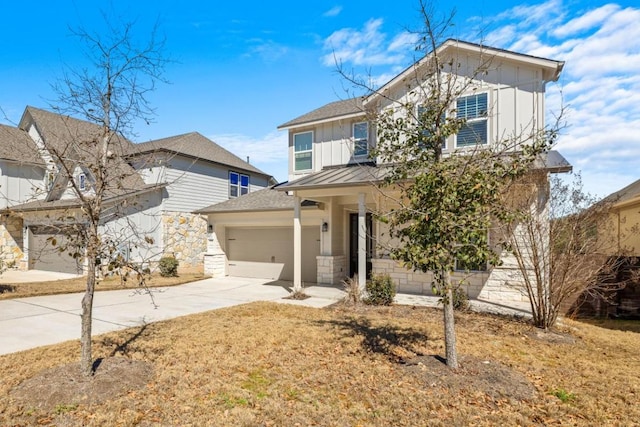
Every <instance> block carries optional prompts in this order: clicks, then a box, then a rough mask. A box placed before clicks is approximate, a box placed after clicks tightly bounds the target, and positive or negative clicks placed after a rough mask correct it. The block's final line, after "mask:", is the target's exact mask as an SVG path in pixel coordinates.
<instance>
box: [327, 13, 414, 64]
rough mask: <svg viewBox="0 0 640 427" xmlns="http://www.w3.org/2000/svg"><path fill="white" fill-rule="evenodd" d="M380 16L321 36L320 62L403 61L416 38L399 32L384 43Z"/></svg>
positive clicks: (365, 62)
mask: <svg viewBox="0 0 640 427" xmlns="http://www.w3.org/2000/svg"><path fill="white" fill-rule="evenodd" d="M383 23H384V21H383V20H382V19H380V18H379V19H370V20H369V21H367V22H366V23H365V24H364V27H363V28H362V29H360V30H358V29H354V28H342V29H340V30H337V31H334V32H333V33H332V34H331V35H330V36H329V37H327V38H326V39H325V40H324V44H323V50H324V51H325V52H327V53H326V54H325V55H324V56H323V57H322V63H323V64H324V65H326V66H329V67H333V66H335V65H336V64H351V65H353V66H378V65H395V64H398V63H403V62H406V60H407V54H408V53H410V52H411V51H412V49H411V47H413V45H415V42H416V41H417V38H416V36H415V35H414V34H410V33H407V32H402V33H400V34H398V35H396V36H395V37H393V38H392V40H391V41H390V42H388V43H387V34H386V33H384V32H383V31H382V25H383Z"/></svg>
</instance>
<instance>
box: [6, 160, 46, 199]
mask: <svg viewBox="0 0 640 427" xmlns="http://www.w3.org/2000/svg"><path fill="white" fill-rule="evenodd" d="M44 177H45V171H44V168H41V167H38V166H35V165H19V164H16V163H13V162H6V161H1V162H0V209H5V208H7V207H11V206H15V205H18V204H21V203H25V202H29V201H32V200H36V198H43V197H44Z"/></svg>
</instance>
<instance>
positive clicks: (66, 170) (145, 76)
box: [45, 16, 167, 375]
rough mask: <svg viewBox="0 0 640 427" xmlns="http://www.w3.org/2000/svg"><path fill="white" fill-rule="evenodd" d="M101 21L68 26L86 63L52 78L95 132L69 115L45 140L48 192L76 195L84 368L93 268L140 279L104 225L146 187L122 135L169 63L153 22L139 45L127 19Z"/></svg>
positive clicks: (88, 356)
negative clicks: (82, 265)
mask: <svg viewBox="0 0 640 427" xmlns="http://www.w3.org/2000/svg"><path fill="white" fill-rule="evenodd" d="M105 21H106V23H107V26H108V30H107V31H106V32H105V33H101V34H96V33H94V32H91V31H89V30H87V29H84V28H80V29H75V30H72V31H73V35H74V36H76V37H77V38H78V39H79V40H80V42H81V43H82V44H83V45H84V47H85V54H86V57H87V58H88V59H89V60H90V67H88V68H83V69H81V70H66V71H65V74H64V77H63V78H62V79H60V81H59V82H57V83H56V84H55V85H54V89H55V91H56V93H57V94H58V98H57V99H56V100H55V102H54V103H53V104H52V106H51V107H52V108H53V109H54V110H55V111H57V112H59V113H61V114H67V115H71V116H75V117H78V118H82V119H84V120H86V121H88V122H90V123H92V124H93V125H94V127H93V128H92V129H97V131H95V130H89V129H87V128H84V127H83V125H80V124H77V123H76V122H74V120H73V119H71V118H67V119H65V121H64V127H65V129H61V130H60V129H59V130H58V133H59V135H60V134H64V135H65V136H66V137H67V138H68V139H67V140H66V141H64V143H61V144H51V143H50V144H47V146H46V147H45V148H46V150H47V151H48V152H49V153H50V154H51V156H52V160H53V163H54V164H55V165H56V168H57V176H56V178H55V181H54V183H53V184H52V190H51V191H50V193H49V194H52V192H54V193H55V190H56V186H59V187H60V191H61V192H62V191H68V190H69V189H70V190H71V191H72V192H73V194H74V195H75V196H76V198H77V212H79V218H77V221H76V222H75V223H74V224H73V225H72V226H70V227H68V228H67V229H66V230H65V231H64V234H65V235H66V237H67V238H68V239H69V240H70V241H72V242H73V244H74V246H75V247H76V248H78V250H77V252H76V254H75V255H74V256H76V257H78V258H81V259H84V260H86V266H87V276H86V277H87V282H86V290H85V294H84V297H83V299H82V315H81V317H82V327H81V339H80V342H81V353H82V354H81V369H82V372H83V373H84V374H85V375H91V374H92V372H93V366H92V365H93V359H92V353H91V323H92V318H93V316H92V310H93V297H94V291H95V285H96V277H97V271H96V269H97V268H98V267H99V266H100V265H101V264H103V265H104V263H105V261H106V263H107V264H111V266H110V267H109V268H114V267H117V268H120V267H123V266H127V267H129V268H131V269H133V271H135V272H136V277H137V278H138V280H144V279H143V275H142V274H141V271H140V269H141V267H140V264H136V263H130V262H128V259H127V257H126V256H125V255H123V254H122V250H121V249H120V247H119V244H120V243H121V242H122V241H123V240H125V239H127V237H126V236H122V235H117V234H115V232H114V230H111V231H109V226H108V224H113V223H115V222H118V221H120V222H125V223H126V222H127V221H128V219H127V218H128V216H127V211H128V210H129V211H130V210H131V209H135V204H136V203H137V202H138V201H139V200H138V193H137V192H136V190H139V189H140V188H141V187H143V186H142V185H141V179H140V177H139V176H138V175H137V173H136V172H135V171H134V170H133V168H131V167H130V166H129V165H128V164H127V163H126V161H125V160H124V158H123V155H125V154H126V153H127V152H128V151H129V149H130V147H129V144H130V143H129V141H128V140H127V139H126V137H125V136H126V135H130V134H131V132H132V130H133V126H134V123H135V122H136V121H140V120H143V121H146V122H149V121H150V119H151V117H152V115H153V113H154V110H153V108H152V107H151V105H150V104H149V101H148V98H147V95H148V94H149V93H150V92H151V91H153V90H154V88H155V85H156V83H157V82H160V81H163V78H162V75H163V71H164V67H165V65H166V64H167V59H166V58H165V57H164V54H163V49H164V41H163V40H161V39H158V38H157V37H156V36H157V27H154V28H153V30H152V31H151V32H149V33H147V34H149V39H148V41H146V42H145V43H144V44H142V45H139V44H137V43H136V41H135V36H134V26H133V24H132V23H124V24H122V25H114V24H112V23H111V22H110V21H109V19H108V18H107V17H106V16H105ZM59 135H58V136H59ZM49 142H51V141H49ZM78 170H82V171H83V172H84V173H85V177H84V178H83V179H84V181H83V180H78V179H77V176H78ZM87 190H89V191H87ZM123 225H124V224H123ZM129 225H130V226H129V227H124V226H120V227H117V229H118V230H121V231H120V232H121V233H122V232H123V231H122V230H124V229H129V230H133V231H131V232H130V233H134V234H135V233H136V231H135V230H136V226H135V224H129ZM148 240H149V238H148V237H145V236H144V235H139V236H137V239H136V240H135V243H133V244H134V245H136V246H144V244H145V241H146V243H152V242H150V241H148ZM125 241H126V240H125ZM52 243H55V242H52ZM66 249H67V248H61V250H66Z"/></svg>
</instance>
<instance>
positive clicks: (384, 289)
mask: <svg viewBox="0 0 640 427" xmlns="http://www.w3.org/2000/svg"><path fill="white" fill-rule="evenodd" d="M395 296H396V285H395V284H394V283H393V280H391V276H389V275H388V274H373V275H372V276H371V279H370V280H368V281H367V297H366V298H365V300H364V302H365V303H367V304H370V305H391V304H392V303H393V297H395Z"/></svg>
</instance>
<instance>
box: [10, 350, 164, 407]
mask: <svg viewBox="0 0 640 427" xmlns="http://www.w3.org/2000/svg"><path fill="white" fill-rule="evenodd" d="M96 365H97V367H96V369H95V374H94V375H93V376H92V377H85V376H83V375H82V374H81V373H80V363H79V362H78V363H70V364H67V365H62V366H58V367H55V368H51V369H48V370H45V371H42V372H40V373H39V374H37V375H36V376H34V377H32V378H30V379H28V380H26V381H24V382H23V383H21V384H20V385H18V386H17V387H15V388H14V389H13V390H11V392H10V393H9V395H10V397H11V398H13V399H14V400H15V402H16V403H17V404H18V405H20V406H22V407H23V408H25V409H27V410H29V409H35V408H37V409H42V410H45V411H58V412H59V411H64V410H68V409H73V408H74V407H76V406H77V405H78V404H83V405H92V404H100V403H102V402H105V401H107V400H109V399H113V398H115V397H118V396H121V395H123V394H125V393H127V392H129V391H133V390H137V389H140V388H143V387H144V386H145V385H146V384H147V383H148V382H149V381H150V380H151V378H152V376H153V368H152V366H151V365H150V364H149V363H147V362H142V361H134V360H130V359H126V358H124V357H109V358H106V359H99V360H98V361H96Z"/></svg>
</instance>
